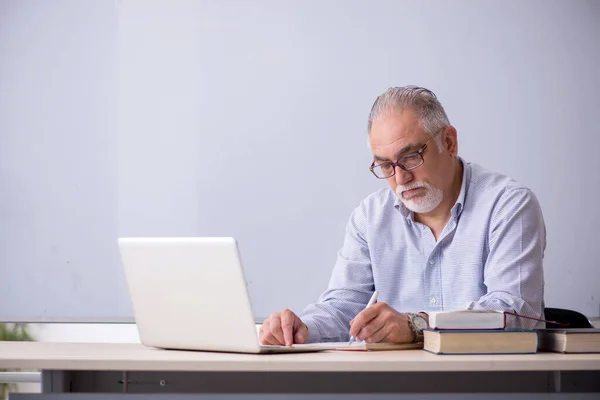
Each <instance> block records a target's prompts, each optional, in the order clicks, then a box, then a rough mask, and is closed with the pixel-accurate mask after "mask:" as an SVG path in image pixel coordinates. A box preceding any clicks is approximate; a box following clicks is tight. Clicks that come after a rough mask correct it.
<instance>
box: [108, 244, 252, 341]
mask: <svg viewBox="0 0 600 400" xmlns="http://www.w3.org/2000/svg"><path fill="white" fill-rule="evenodd" d="M119 249H120V253H121V258H122V262H123V266H124V270H125V277H126V281H127V285H128V288H129V294H130V297H131V302H132V307H133V312H134V317H135V321H136V323H137V327H138V331H139V335H140V340H141V342H142V343H143V344H144V345H147V346H153V347H160V348H171V349H186V350H211V351H239V352H251V353H254V352H259V350H260V345H259V342H258V337H257V334H256V325H255V321H254V316H253V313H252V308H251V304H250V299H249V296H248V291H247V288H246V282H245V278H244V274H243V270H242V265H241V260H240V254H239V251H238V246H237V243H236V240H235V239H234V238H120V239H119Z"/></svg>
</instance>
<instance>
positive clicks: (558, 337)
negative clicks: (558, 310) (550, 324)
mask: <svg viewBox="0 0 600 400" xmlns="http://www.w3.org/2000/svg"><path fill="white" fill-rule="evenodd" d="M537 332H538V341H539V345H538V349H539V350H540V351H552V352H558V353H600V328H580V329H577V328H570V329H556V328H555V329H549V328H548V329H538V331H537Z"/></svg>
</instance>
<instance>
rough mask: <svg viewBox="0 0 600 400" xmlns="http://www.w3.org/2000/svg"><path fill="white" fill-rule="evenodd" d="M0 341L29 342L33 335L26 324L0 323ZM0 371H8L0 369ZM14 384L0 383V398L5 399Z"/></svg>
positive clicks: (13, 389)
mask: <svg viewBox="0 0 600 400" xmlns="http://www.w3.org/2000/svg"><path fill="white" fill-rule="evenodd" d="M0 341H12V342H30V341H33V337H32V336H31V334H30V333H29V330H28V327H27V324H0ZM0 371H8V370H6V369H0ZM16 386H17V385H16V384H11V383H0V399H7V398H8V392H10V391H15V390H16Z"/></svg>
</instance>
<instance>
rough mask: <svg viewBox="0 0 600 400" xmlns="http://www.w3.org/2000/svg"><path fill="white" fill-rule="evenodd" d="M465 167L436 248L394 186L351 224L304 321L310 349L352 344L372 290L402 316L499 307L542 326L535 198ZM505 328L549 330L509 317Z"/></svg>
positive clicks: (541, 238) (541, 235)
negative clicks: (354, 322) (352, 322)
mask: <svg viewBox="0 0 600 400" xmlns="http://www.w3.org/2000/svg"><path fill="white" fill-rule="evenodd" d="M460 161H461V162H462V163H463V166H464V168H463V181H462V187H461V190H460V194H459V196H458V199H457V201H456V203H455V205H454V207H452V212H451V216H450V219H449V221H448V223H447V224H446V226H445V228H444V230H443V232H442V234H441V235H440V237H439V240H437V241H436V240H435V238H434V236H433V234H432V232H431V230H430V229H429V228H428V227H427V226H425V225H423V224H421V223H419V222H416V221H415V220H414V219H413V213H412V212H410V211H409V210H408V209H406V208H405V206H404V205H403V204H402V202H400V200H399V199H398V197H397V196H396V194H395V193H394V192H393V191H392V190H391V189H390V188H389V187H386V188H383V189H380V190H378V191H377V192H375V193H373V194H371V195H370V196H368V197H367V198H366V199H364V200H363V201H362V202H361V203H360V205H359V206H358V207H357V208H356V209H355V210H354V211H353V213H352V215H351V217H350V220H349V222H348V224H347V228H346V235H345V239H344V243H343V245H342V247H341V249H340V250H339V252H338V254H337V260H336V263H335V266H334V269H333V273H332V276H331V279H330V281H329V285H328V287H327V290H325V292H323V293H322V294H321V296H320V297H319V299H318V301H317V302H316V303H315V304H311V305H309V306H308V307H306V308H305V309H304V310H303V311H302V312H301V313H300V314H299V316H300V318H301V319H302V320H303V321H304V322H305V323H306V325H307V326H308V328H309V338H308V342H327V341H345V340H348V339H349V332H348V331H349V328H350V325H349V321H350V320H351V319H352V318H354V317H355V316H356V314H358V313H359V312H360V311H362V310H363V309H364V307H365V306H366V304H367V302H368V301H369V298H370V297H371V295H372V293H373V291H374V290H375V289H377V290H378V291H379V299H378V302H386V303H388V304H389V305H390V306H391V307H393V308H394V309H396V310H398V311H400V312H419V311H425V312H432V311H444V310H455V309H467V308H472V309H494V310H504V311H510V312H515V313H517V314H520V315H525V316H530V317H535V318H543V316H544V313H543V308H544V277H543V268H542V264H543V258H544V251H545V248H546V228H545V224H544V219H543V215H542V211H541V208H540V205H539V203H538V200H537V198H536V197H535V195H534V194H533V193H532V192H531V191H530V190H529V189H528V188H526V187H524V186H523V185H521V184H519V183H518V182H516V181H515V180H513V179H511V178H509V177H506V176H504V175H501V174H497V173H494V172H491V171H488V170H486V169H484V168H482V167H481V166H479V165H477V164H474V163H468V162H465V161H464V160H462V159H460ZM507 326H508V327H512V328H536V327H540V326H543V323H539V322H536V321H534V320H530V319H525V318H519V317H512V316H510V315H508V316H507Z"/></svg>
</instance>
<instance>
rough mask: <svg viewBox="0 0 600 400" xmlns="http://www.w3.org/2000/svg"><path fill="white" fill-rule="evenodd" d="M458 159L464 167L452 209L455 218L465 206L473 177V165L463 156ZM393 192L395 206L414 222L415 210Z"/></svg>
mask: <svg viewBox="0 0 600 400" xmlns="http://www.w3.org/2000/svg"><path fill="white" fill-rule="evenodd" d="M458 161H459V162H460V163H461V164H462V167H463V178H462V183H461V185H460V192H459V193H458V198H457V199H456V203H454V206H453V207H452V209H451V210H450V212H451V214H452V217H454V218H457V217H458V216H459V215H460V213H461V212H462V210H463V208H464V204H465V198H466V196H467V187H468V182H469V180H470V179H471V166H470V165H469V164H468V163H466V162H465V160H463V159H462V158H461V157H458ZM390 190H391V189H390ZM393 194H394V207H395V208H396V209H397V210H398V211H400V212H401V213H402V215H403V216H404V218H406V219H407V220H408V221H411V222H413V221H414V220H415V219H414V212H412V211H411V210H409V209H408V208H406V206H405V205H404V203H402V201H400V199H399V198H398V195H397V194H396V193H393Z"/></svg>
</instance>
